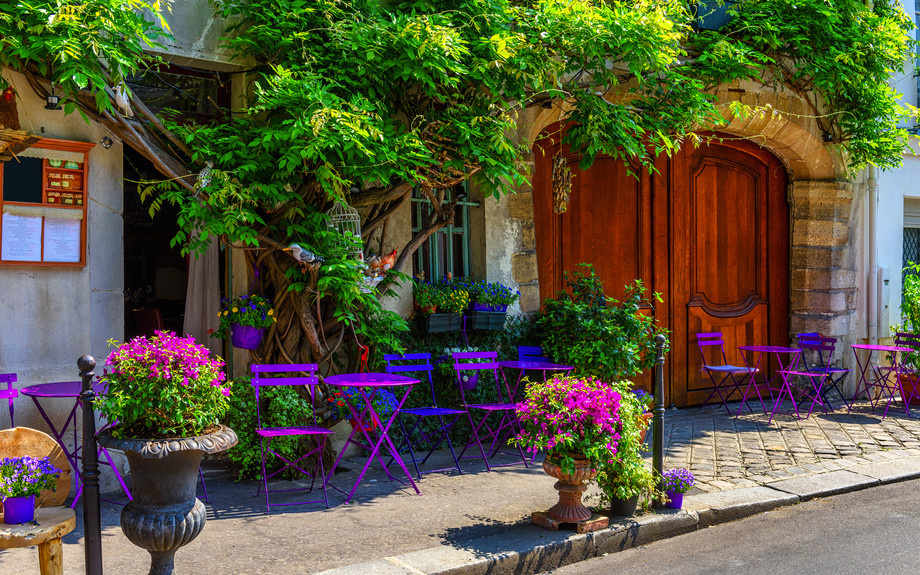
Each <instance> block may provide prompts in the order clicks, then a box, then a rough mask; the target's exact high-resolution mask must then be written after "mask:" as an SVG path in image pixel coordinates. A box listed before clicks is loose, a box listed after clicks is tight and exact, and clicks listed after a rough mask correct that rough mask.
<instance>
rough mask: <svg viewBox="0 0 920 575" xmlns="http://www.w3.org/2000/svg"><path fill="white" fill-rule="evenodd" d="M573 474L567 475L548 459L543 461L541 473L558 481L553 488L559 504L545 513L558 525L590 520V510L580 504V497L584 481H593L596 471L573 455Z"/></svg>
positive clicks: (580, 457) (584, 487)
mask: <svg viewBox="0 0 920 575" xmlns="http://www.w3.org/2000/svg"><path fill="white" fill-rule="evenodd" d="M573 457H574V458H575V472H574V473H571V474H568V473H564V472H563V471H562V468H561V467H560V466H559V465H558V464H557V463H556V462H555V461H552V460H550V459H544V460H543V471H545V472H546V473H547V474H548V475H549V476H551V477H555V478H556V479H558V480H559V481H557V482H556V484H555V485H554V486H553V487H554V488H555V489H556V491H558V492H559V503H557V504H555V505H553V506H552V507H551V508H550V509H549V511H547V512H546V514H547V516H549V518H550V519H553V520H555V521H558V522H560V523H578V522H580V521H587V520H588V519H591V510H590V509H588V508H587V507H585V506H584V504H582V502H581V495H582V493H584V492H585V490H586V489H588V488H587V486H585V485H584V482H585V481H590V480H591V479H594V477H595V476H596V475H597V471H596V470H593V469H591V464H590V463H588V460H587V459H585V458H584V457H582V456H581V455H574V456H573Z"/></svg>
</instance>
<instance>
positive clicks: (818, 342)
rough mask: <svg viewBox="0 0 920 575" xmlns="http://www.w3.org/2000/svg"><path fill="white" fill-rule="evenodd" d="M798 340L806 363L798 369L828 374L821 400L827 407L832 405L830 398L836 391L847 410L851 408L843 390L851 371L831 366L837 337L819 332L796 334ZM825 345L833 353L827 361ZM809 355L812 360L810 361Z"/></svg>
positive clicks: (802, 363) (822, 387)
mask: <svg viewBox="0 0 920 575" xmlns="http://www.w3.org/2000/svg"><path fill="white" fill-rule="evenodd" d="M795 337H796V339H798V341H799V349H801V350H802V355H801V358H802V360H804V362H800V364H799V366H798V368H797V369H800V370H804V371H810V372H814V373H822V372H823V373H826V374H827V377H826V378H825V380H824V384H823V385H822V386H821V399H822V401H823V402H824V404H826V405H830V404H831V402H830V398H829V397H828V396H829V395H830V393H831V392H832V391H836V392H837V395H838V396H839V397H840V399H841V400H843V403H844V404H845V405H846V406H847V409H849V407H850V402H849V401H847V397H846V395H844V393H843V389H841V387H840V386H841V385H842V384H843V380H844V379H846V376H847V374H848V373H850V370H849V369H844V368H842V367H833V366H831V365H830V363H831V360H832V359H833V355H834V348H835V347H836V346H837V338H836V337H824V336H823V335H821V334H820V333H817V332H809V333H798V334H796V336H795ZM823 345H830V346H831V351H830V353H828V354H827V359H826V360H825V359H824V355H825V351H826V350H825V349H823V348H822V346H823ZM807 351H811V352H812V353H811V354H808V353H807ZM809 355H811V358H810V360H809V357H808V356H809Z"/></svg>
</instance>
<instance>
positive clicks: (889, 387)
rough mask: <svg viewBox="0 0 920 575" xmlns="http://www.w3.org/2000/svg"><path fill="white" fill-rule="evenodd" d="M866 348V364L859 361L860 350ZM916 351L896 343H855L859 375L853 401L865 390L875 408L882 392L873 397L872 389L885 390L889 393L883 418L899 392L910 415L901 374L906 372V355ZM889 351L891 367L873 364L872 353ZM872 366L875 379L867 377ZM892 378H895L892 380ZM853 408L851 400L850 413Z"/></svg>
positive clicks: (854, 351)
mask: <svg viewBox="0 0 920 575" xmlns="http://www.w3.org/2000/svg"><path fill="white" fill-rule="evenodd" d="M861 349H862V350H865V351H867V352H868V354H869V355H868V356H867V357H866V362H865V365H864V364H863V363H862V362H861V361H859V350H861ZM912 351H914V350H913V349H911V348H909V347H898V346H894V345H867V344H854V345H853V354H854V355H855V356H856V365H857V366H858V369H857V370H856V371H857V373H858V375H857V379H856V392H855V393H854V394H853V401H856V398H858V397H859V394H860V393H862V392H865V393H866V394H868V395H869V402H870V403H871V405H872V409H873V410H875V407H876V406H877V405H878V404H879V403H880V402H881V394H880V395H879V398H878V399H873V398H872V393H871V390H872V388H877V389H879V390H881V391H883V392H887V393H888V402H887V403H885V413H884V414H882V419H885V417H886V416H887V415H888V408H889V407H891V402H892V401H893V400H894V398H895V395H896V394H897V393H900V394H901V398H902V399H903V400H904V411H906V412H907V417H910V402H909V401H908V398H907V397H906V396H905V394H904V388H903V387H902V386H901V375H902V374H903V373H904V355H905V354H908V353H911V352H912ZM873 352H875V353H887V354H890V355H891V366H890V367H881V366H879V367H876V366H873V365H872V353H873ZM870 367H871V368H872V372H873V375H874V376H875V377H874V379H872V380H871V381H870V380H869V379H868V378H867V377H866V376H867V372H868V371H869V368H870ZM891 378H894V381H892V379H891ZM852 409H853V403H852V402H850V407H849V409H847V412H848V413H849V411H850V410H852Z"/></svg>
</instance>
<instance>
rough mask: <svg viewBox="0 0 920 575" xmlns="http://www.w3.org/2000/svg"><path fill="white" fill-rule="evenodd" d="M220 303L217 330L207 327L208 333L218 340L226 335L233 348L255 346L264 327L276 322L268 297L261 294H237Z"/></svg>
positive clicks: (258, 342)
mask: <svg viewBox="0 0 920 575" xmlns="http://www.w3.org/2000/svg"><path fill="white" fill-rule="evenodd" d="M220 303H221V310H220V311H219V312H217V317H218V318H219V319H220V325H219V326H218V328H217V330H208V334H209V335H210V336H211V337H217V338H220V339H227V337H229V338H230V342H231V343H232V344H233V347H238V348H241V349H258V347H259V345H261V343H262V336H263V334H264V333H265V330H266V329H267V328H269V327H271V325H272V324H273V323H275V322H276V321H278V320H277V318H276V317H275V310H274V309H273V308H272V302H271V300H270V299H268V298H264V297H262V296H258V295H241V296H239V297H235V298H233V299H227V298H224V299H222V300H220Z"/></svg>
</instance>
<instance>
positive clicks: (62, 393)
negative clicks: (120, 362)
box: [19, 381, 105, 397]
mask: <svg viewBox="0 0 920 575" xmlns="http://www.w3.org/2000/svg"><path fill="white" fill-rule="evenodd" d="M81 391H83V383H82V382H79V381H60V382H57V383H39V384H36V385H30V386H28V387H23V388H22V389H20V390H19V393H21V394H23V395H29V396H32V397H80V392H81ZM93 391H95V392H96V393H103V392H104V391H105V386H104V385H103V384H102V383H99V382H95V383H93Z"/></svg>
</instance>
